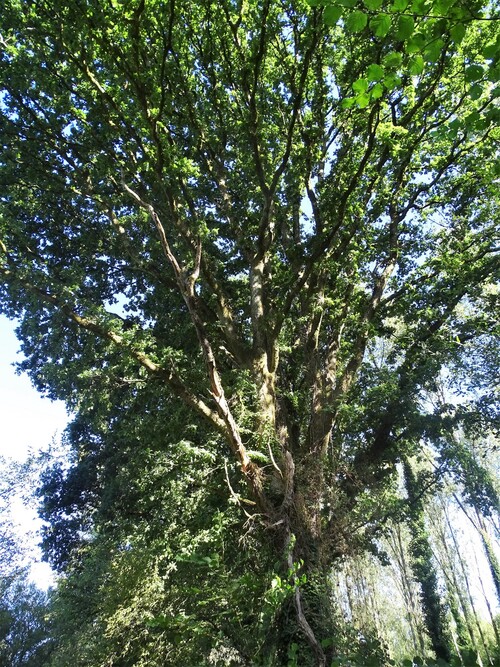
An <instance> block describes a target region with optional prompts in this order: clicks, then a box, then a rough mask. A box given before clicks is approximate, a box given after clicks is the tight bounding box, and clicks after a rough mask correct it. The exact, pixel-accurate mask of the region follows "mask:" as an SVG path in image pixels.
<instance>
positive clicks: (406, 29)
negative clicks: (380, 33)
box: [396, 16, 415, 40]
mask: <svg viewBox="0 0 500 667" xmlns="http://www.w3.org/2000/svg"><path fill="white" fill-rule="evenodd" d="M414 30H415V21H414V20H413V18H412V17H411V16H400V17H399V18H398V24H397V29H396V37H397V38H398V39H401V40H406V39H409V38H410V37H411V36H412V35H413V31H414Z"/></svg>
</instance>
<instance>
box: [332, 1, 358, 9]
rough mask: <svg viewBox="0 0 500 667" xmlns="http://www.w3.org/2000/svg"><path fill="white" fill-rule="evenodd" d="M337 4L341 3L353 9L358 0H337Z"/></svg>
mask: <svg viewBox="0 0 500 667" xmlns="http://www.w3.org/2000/svg"><path fill="white" fill-rule="evenodd" d="M337 4H338V5H341V6H342V7H347V8H348V9H352V8H353V7H355V6H356V5H357V4H358V3H357V0H337Z"/></svg>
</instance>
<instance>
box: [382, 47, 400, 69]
mask: <svg viewBox="0 0 500 667" xmlns="http://www.w3.org/2000/svg"><path fill="white" fill-rule="evenodd" d="M382 62H383V63H384V65H385V66H386V67H389V68H390V69H396V68H398V67H399V66H400V65H401V63H402V62H403V56H402V55H401V54H400V53H398V52H397V51H391V52H390V53H388V54H387V55H386V56H384V58H383V61H382Z"/></svg>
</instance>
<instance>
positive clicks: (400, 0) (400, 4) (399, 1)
mask: <svg viewBox="0 0 500 667" xmlns="http://www.w3.org/2000/svg"><path fill="white" fill-rule="evenodd" d="M407 7H408V0H394V2H393V3H392V5H391V7H390V9H389V11H390V12H393V13H396V12H404V11H405V9H406V8H407Z"/></svg>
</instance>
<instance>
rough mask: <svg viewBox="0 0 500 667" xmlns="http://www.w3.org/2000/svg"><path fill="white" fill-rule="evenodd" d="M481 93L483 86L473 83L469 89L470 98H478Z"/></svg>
mask: <svg viewBox="0 0 500 667" xmlns="http://www.w3.org/2000/svg"><path fill="white" fill-rule="evenodd" d="M482 94H483V87H482V85H481V84H480V83H475V84H474V85H473V86H472V87H471V88H470V90H469V97H470V98H471V100H478V99H479V98H480V97H481V95H482Z"/></svg>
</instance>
